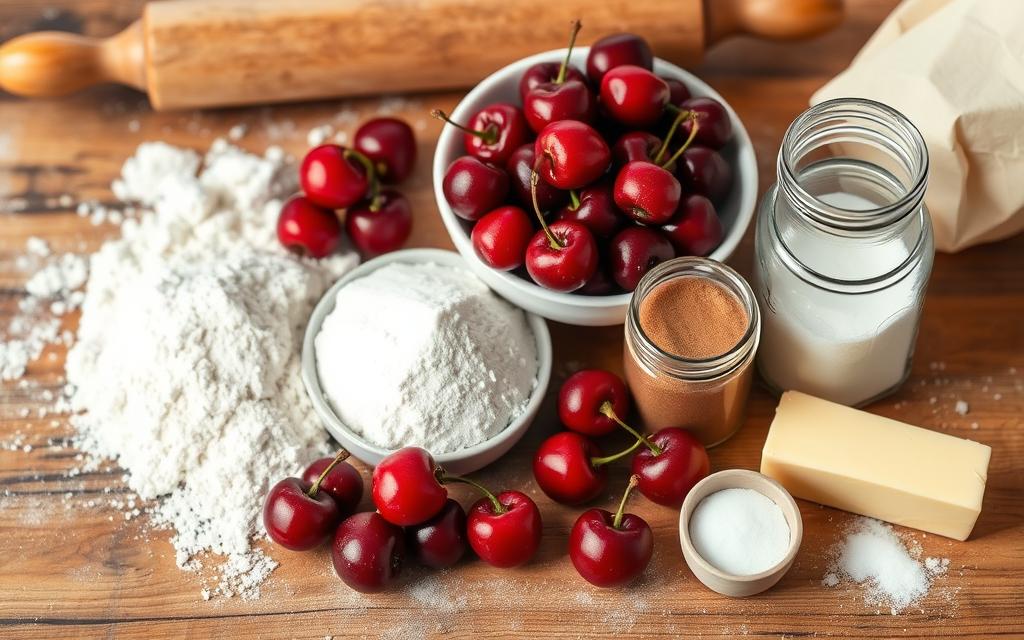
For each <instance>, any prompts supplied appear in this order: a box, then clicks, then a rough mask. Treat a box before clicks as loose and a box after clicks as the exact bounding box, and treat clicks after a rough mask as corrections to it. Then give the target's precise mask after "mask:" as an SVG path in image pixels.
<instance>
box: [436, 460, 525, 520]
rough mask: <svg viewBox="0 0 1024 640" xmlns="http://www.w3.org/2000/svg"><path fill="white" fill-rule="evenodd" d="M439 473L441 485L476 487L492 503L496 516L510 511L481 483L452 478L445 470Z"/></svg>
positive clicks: (460, 477) (456, 477) (438, 477)
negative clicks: (460, 484)
mask: <svg viewBox="0 0 1024 640" xmlns="http://www.w3.org/2000/svg"><path fill="white" fill-rule="evenodd" d="M439 471H440V473H439V474H438V476H437V479H438V480H439V481H440V482H441V484H447V483H449V482H461V483H462V484H468V485H469V486H471V487H474V488H475V489H476V490H477V491H479V492H480V493H482V494H484V497H485V498H487V499H488V500H490V501H491V506H493V507H494V513H495V514H502V513H505V512H506V511H508V509H506V508H505V505H503V504H501V502H500V501H499V500H498V498H497V496H495V495H494V494H493V493H491V492H490V491H488V490H487V487H485V486H484V485H482V484H480V483H479V482H476V481H475V480H470V479H469V478H463V477H462V476H450V475H447V474H446V473H445V472H444V471H443V470H439Z"/></svg>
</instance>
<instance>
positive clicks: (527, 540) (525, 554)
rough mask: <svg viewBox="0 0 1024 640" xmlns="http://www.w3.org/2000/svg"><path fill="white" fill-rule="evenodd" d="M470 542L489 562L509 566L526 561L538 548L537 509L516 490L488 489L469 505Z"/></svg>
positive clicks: (539, 530) (538, 516)
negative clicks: (485, 493) (492, 492)
mask: <svg viewBox="0 0 1024 640" xmlns="http://www.w3.org/2000/svg"><path fill="white" fill-rule="evenodd" d="M467 520H468V534H469V544H470V546H471V547H473V551H475V552H476V555H478V556H480V559H481V560H483V561H484V562H486V563H487V564H489V565H492V566H495V567H500V568H508V567H518V566H520V565H522V564H525V563H527V562H528V561H529V560H530V558H532V557H533V555H534V554H535V553H536V552H537V548H538V547H540V538H541V529H542V524H541V518H540V510H539V509H537V505H536V504H534V502H533V500H531V499H530V498H529V497H527V496H526V494H523V493H520V492H518V491H502V492H501V493H499V494H498V495H497V496H494V495H491V494H490V492H488V493H487V495H486V496H485V497H483V498H480V499H479V500H477V501H476V502H475V503H473V506H472V507H470V508H469V517H468V519H467Z"/></svg>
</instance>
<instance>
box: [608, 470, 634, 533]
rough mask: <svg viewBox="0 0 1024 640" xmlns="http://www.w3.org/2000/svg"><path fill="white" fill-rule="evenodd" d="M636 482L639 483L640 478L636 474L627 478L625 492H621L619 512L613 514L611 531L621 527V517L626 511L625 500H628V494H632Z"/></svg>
mask: <svg viewBox="0 0 1024 640" xmlns="http://www.w3.org/2000/svg"><path fill="white" fill-rule="evenodd" d="M638 482H640V476H638V475H636V474H633V475H631V476H629V484H627V485H626V490H625V491H624V492H622V502H620V503H619V510H618V511H616V512H615V518H614V519H613V520H612V529H618V528H619V527H621V526H622V516H623V515H625V511H626V500H629V494H630V493H632V492H633V489H635V488H636V485H637V483H638Z"/></svg>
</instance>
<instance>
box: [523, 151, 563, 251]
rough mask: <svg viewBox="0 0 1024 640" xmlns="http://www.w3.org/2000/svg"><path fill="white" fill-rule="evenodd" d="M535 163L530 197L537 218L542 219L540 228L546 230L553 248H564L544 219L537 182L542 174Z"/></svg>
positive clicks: (531, 171) (531, 177) (545, 232)
mask: <svg viewBox="0 0 1024 640" xmlns="http://www.w3.org/2000/svg"><path fill="white" fill-rule="evenodd" d="M539 164H540V163H539V162H538V163H536V164H534V167H533V169H531V170H530V199H532V200H533V212H534V213H536V214H537V219H538V220H540V228H541V229H543V230H544V235H546V236H547V237H548V244H549V245H550V246H551V248H552V249H556V250H558V249H564V248H565V245H564V244H562V243H561V242H559V241H558V238H556V237H555V234H553V233H551V229H549V228H548V223H547V222H545V221H544V214H543V213H541V212H540V204H538V202H537V183H538V182H539V181H540V174H539V173H537V165H539Z"/></svg>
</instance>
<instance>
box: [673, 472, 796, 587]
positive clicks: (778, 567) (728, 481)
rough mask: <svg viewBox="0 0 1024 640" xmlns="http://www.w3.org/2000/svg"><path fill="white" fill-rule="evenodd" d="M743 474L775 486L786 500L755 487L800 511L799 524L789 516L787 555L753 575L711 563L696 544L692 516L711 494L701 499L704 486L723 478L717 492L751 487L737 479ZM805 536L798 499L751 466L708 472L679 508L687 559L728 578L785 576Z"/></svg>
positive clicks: (784, 507)
mask: <svg viewBox="0 0 1024 640" xmlns="http://www.w3.org/2000/svg"><path fill="white" fill-rule="evenodd" d="M739 477H744V478H746V479H748V480H750V482H751V484H757V485H761V486H764V487H771V488H772V489H773V490H774V491H775V492H776V493H777V494H778V495H780V496H782V497H783V499H784V501H785V503H786V504H778V501H777V500H775V498H774V497H773V496H770V495H768V494H766V493H765V492H764V491H760V490H759V489H754V491H758V492H759V493H760V494H761V495H763V496H765V497H766V498H768V499H769V500H771V501H772V502H775V503H776V504H778V506H779V508H780V509H781V510H782V511H783V513H784V514H785V512H786V511H790V512H791V513H795V514H796V519H795V526H794V523H791V522H790V521H789V518H786V523H787V524H789V525H790V532H789V533H790V535H789V546H788V547H787V548H786V555H784V556H783V557H782V559H781V560H779V561H778V562H776V563H775V564H773V565H772V566H770V567H768V568H767V569H765V570H764V571H761V572H759V573H752V574H749V575H739V574H735V573H729V572H727V571H723V570H721V569H719V568H718V567H716V566H715V565H713V564H711V563H710V562H708V561H707V560H706V559H705V558H704V556H702V555H701V554H700V552H698V551H697V547H696V545H694V544H693V539H692V538H691V537H690V517H692V515H693V512H694V510H696V508H697V505H698V504H700V501H701V500H703V499H704V498H706V497H707V496H708V495H711V494H710V493H709V494H707V495H702V496H701V497H700V500H697V498H696V496H698V495H700V490H701V489H702V488H703V487H704V486H706V485H708V484H711V483H714V482H721V483H723V485H724V486H722V487H721V488H719V489H716V490H715V492H718V491H722V490H724V489H734V488H749V487H741V486H740V484H739V483H737V482H735V481H733V479H734V478H739ZM691 496H692V497H691ZM803 536H804V526H803V516H802V514H801V513H800V506H799V505H798V504H797V503H796V500H795V499H794V498H793V495H792V494H791V493H790V492H789V491H787V490H786V488H785V487H783V486H782V485H781V484H780V483H779V482H778V481H777V480H775V479H774V478H770V477H768V476H766V475H764V474H763V473H760V472H757V471H752V470H750V469H723V470H721V471H717V472H715V473H712V474H710V475H708V476H706V477H705V478H704V479H702V480H701V481H700V482H698V483H697V484H695V485H694V486H693V488H692V489H690V492H689V493H688V494H687V495H686V499H685V500H684V501H683V505H682V508H680V510H679V543H680V545H681V546H682V548H683V554H684V555H685V556H687V557H686V559H687V561H690V560H691V559H692V560H693V561H694V562H696V563H697V565H698V566H699V567H700V568H701V570H703V571H704V572H705V573H709V574H711V575H713V576H715V577H716V578H718V579H720V580H723V581H727V582H733V583H754V582H759V581H762V580H765V579H766V578H770V577H772V576H776V575H778V576H779V577H780V578H781V576H782V575H784V574H785V573H787V572H788V571H789V567H790V565H792V564H793V561H794V560H795V559H796V555H797V553H798V552H799V550H800V545H801V543H802V542H803ZM688 552H692V553H688ZM697 578H698V579H700V576H699V575H698V576H697ZM701 582H703V580H701Z"/></svg>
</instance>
